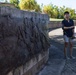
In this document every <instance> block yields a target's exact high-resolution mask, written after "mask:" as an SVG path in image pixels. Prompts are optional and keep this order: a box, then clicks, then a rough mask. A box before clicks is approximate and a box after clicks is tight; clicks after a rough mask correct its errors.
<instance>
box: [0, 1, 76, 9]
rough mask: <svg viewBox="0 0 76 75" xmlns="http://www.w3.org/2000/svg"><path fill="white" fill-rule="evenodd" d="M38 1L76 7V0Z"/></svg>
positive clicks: (45, 3)
mask: <svg viewBox="0 0 76 75" xmlns="http://www.w3.org/2000/svg"><path fill="white" fill-rule="evenodd" d="M0 1H4V0H0ZM36 1H37V2H38V4H40V5H41V4H44V5H47V4H50V3H52V4H54V5H57V6H59V7H60V6H63V5H64V6H66V7H70V8H73V9H76V0H36Z"/></svg>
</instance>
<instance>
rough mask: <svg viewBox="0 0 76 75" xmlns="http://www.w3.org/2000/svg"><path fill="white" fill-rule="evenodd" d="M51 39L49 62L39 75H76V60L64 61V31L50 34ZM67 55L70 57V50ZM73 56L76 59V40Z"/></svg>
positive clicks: (60, 30) (58, 30) (55, 31)
mask: <svg viewBox="0 0 76 75" xmlns="http://www.w3.org/2000/svg"><path fill="white" fill-rule="evenodd" d="M75 30H76V29H75ZM75 32H76V31H75ZM49 37H50V43H51V47H50V49H49V52H50V55H49V61H48V62H47V64H46V66H45V67H44V69H43V70H42V71H40V73H39V74H38V75H76V59H67V60H65V59H64V55H63V47H64V44H63V43H64V41H63V31H62V29H61V28H59V29H56V30H53V31H51V32H49ZM67 55H68V57H69V48H68V50H67ZM73 56H75V57H76V39H75V40H74V50H73Z"/></svg>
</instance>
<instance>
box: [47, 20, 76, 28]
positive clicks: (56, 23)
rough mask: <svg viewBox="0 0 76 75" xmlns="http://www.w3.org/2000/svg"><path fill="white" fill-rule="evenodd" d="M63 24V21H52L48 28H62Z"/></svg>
mask: <svg viewBox="0 0 76 75" xmlns="http://www.w3.org/2000/svg"><path fill="white" fill-rule="evenodd" d="M74 24H75V26H76V21H74ZM61 25H62V24H61V21H50V22H49V24H48V29H55V28H60V27H61Z"/></svg>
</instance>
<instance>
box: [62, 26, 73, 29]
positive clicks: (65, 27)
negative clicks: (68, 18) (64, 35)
mask: <svg viewBox="0 0 76 75" xmlns="http://www.w3.org/2000/svg"><path fill="white" fill-rule="evenodd" d="M71 28H74V26H70V27H65V26H64V27H63V29H71Z"/></svg>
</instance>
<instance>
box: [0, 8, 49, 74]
mask: <svg viewBox="0 0 76 75" xmlns="http://www.w3.org/2000/svg"><path fill="white" fill-rule="evenodd" d="M48 23H49V17H48V15H46V14H40V13H36V12H28V11H21V10H18V9H15V8H10V7H0V75H6V74H8V73H9V72H10V71H11V70H12V71H13V70H15V69H16V68H18V67H20V66H22V65H25V64H26V63H27V62H29V61H30V60H31V59H33V58H36V57H38V56H39V54H40V53H41V54H43V53H46V52H47V51H48V48H49V41H48V35H47V25H48ZM44 56H45V54H44ZM38 60H39V59H38ZM33 63H34V61H33ZM10 75H11V74H10ZM13 75H14V73H13ZM15 75H19V74H15ZM22 75H24V74H22ZM25 75H26V74H25ZM29 75H30V74H29Z"/></svg>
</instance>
